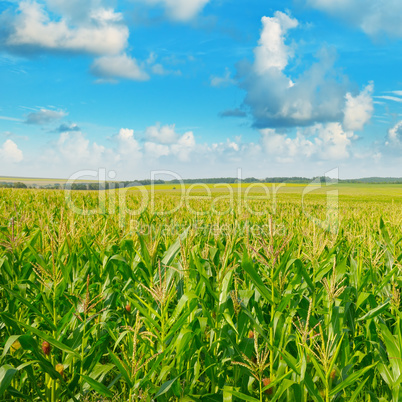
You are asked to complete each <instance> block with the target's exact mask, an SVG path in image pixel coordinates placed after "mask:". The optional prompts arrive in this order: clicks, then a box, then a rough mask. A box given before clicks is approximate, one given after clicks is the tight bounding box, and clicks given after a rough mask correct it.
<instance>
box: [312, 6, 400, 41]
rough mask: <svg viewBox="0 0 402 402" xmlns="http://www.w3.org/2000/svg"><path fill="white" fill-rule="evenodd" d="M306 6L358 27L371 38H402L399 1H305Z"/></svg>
mask: <svg viewBox="0 0 402 402" xmlns="http://www.w3.org/2000/svg"><path fill="white" fill-rule="evenodd" d="M307 4H308V5H309V6H311V7H312V8H315V9H317V10H321V11H323V12H326V13H328V14H330V15H332V16H335V17H338V18H341V19H342V20H344V21H346V22H348V23H350V24H352V25H354V26H356V27H359V28H360V29H361V30H362V31H363V32H365V33H366V34H368V35H370V36H372V37H375V36H377V35H379V34H386V35H388V36H390V37H396V38H401V37H402V25H401V23H400V16H401V14H402V2H401V1H399V0H382V1H381V2H378V1H375V0H370V1H367V0H307Z"/></svg>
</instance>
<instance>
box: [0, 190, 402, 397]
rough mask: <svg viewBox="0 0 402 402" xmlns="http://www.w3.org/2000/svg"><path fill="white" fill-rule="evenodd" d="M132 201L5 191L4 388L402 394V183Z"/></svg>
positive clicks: (70, 393)
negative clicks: (248, 196)
mask: <svg viewBox="0 0 402 402" xmlns="http://www.w3.org/2000/svg"><path fill="white" fill-rule="evenodd" d="M391 189H392V191H391ZM386 194H389V195H386ZM122 199H123V196H122V195H119V194H118V193H111V194H109V195H108V196H106V197H105V198H102V200H101V204H102V205H103V206H102V208H101V209H100V210H99V211H98V212H99V213H94V214H85V213H84V214H77V211H78V209H79V210H81V212H85V211H88V210H91V209H94V208H95V207H96V206H97V204H98V201H99V199H98V193H97V192H77V193H75V194H73V196H72V199H71V200H70V204H68V203H66V199H65V194H64V192H63V191H50V190H49V191H46V190H16V189H4V190H1V189H0V217H1V220H0V356H1V357H0V400H1V401H9V400H21V401H22V400H28V401H40V400H41V401H51V402H55V401H152V400H157V401H183V402H184V401H198V400H202V401H224V402H229V401H295V402H297V401H300V402H302V401H303V402H304V401H325V402H328V401H345V402H352V401H383V402H389V401H394V402H397V401H400V400H402V326H401V311H400V307H401V300H400V289H401V285H402V275H401V268H402V266H401V260H402V243H401V239H402V231H401V224H402V188H400V187H398V186H390V187H388V188H387V187H386V186H385V187H376V186H374V185H373V186H372V187H367V188H363V187H361V188H355V189H353V188H352V187H351V186H349V187H345V189H343V190H342V189H341V193H340V199H339V210H338V212H336V210H334V209H332V210H331V211H330V212H331V213H333V214H335V215H334V217H335V218H336V219H337V217H338V218H339V222H337V221H336V220H335V221H333V222H332V223H331V225H329V226H328V227H325V228H324V229H329V230H324V229H323V225H320V224H318V219H321V221H324V220H325V218H326V216H327V213H328V205H327V197H326V196H325V194H317V195H314V193H312V194H309V196H308V197H307V198H306V200H305V203H304V205H303V206H302V204H301V195H300V191H299V190H297V191H296V190H295V191H294V192H292V191H283V192H278V198H277V200H276V202H273V199H270V200H264V199H261V198H257V197H256V198H255V199H252V200H247V204H246V203H245V200H244V199H241V198H240V197H236V198H235V199H233V200H230V199H228V198H227V197H225V195H224V194H220V193H219V192H215V193H213V194H212V196H211V198H208V197H204V198H191V199H189V200H187V201H186V202H185V203H184V204H182V205H181V206H180V203H179V201H180V195H179V194H175V193H174V192H173V191H171V192H169V193H163V192H162V191H160V192H158V193H157V194H156V196H155V199H153V200H152V202H150V203H149V204H148V205H146V206H145V207H144V206H143V205H142V204H141V199H140V195H139V194H138V192H132V193H128V194H125V196H124V204H123V202H121V200H122ZM119 200H120V201H119ZM72 203H73V204H74V205H75V210H74V209H72ZM125 206H127V208H130V211H131V212H129V211H127V210H126V209H125ZM141 206H142V207H143V208H142V207H141ZM140 207H141V208H140ZM136 209H137V212H138V213H135V212H133V211H134V210H136ZM163 211H165V212H166V213H162V212H163ZM167 211H171V212H170V213H168V212H167ZM336 213H338V214H339V216H338V215H336Z"/></svg>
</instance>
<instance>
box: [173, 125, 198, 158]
mask: <svg viewBox="0 0 402 402" xmlns="http://www.w3.org/2000/svg"><path fill="white" fill-rule="evenodd" d="M195 145H196V144H195V138H194V134H193V132H192V131H189V132H187V133H185V134H183V135H182V136H181V137H180V138H179V140H178V141H177V143H176V144H173V145H172V146H171V151H172V153H173V154H174V155H176V156H177V157H178V158H179V160H180V161H182V162H186V161H189V160H190V154H191V152H192V151H194V149H195Z"/></svg>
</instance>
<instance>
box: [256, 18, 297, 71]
mask: <svg viewBox="0 0 402 402" xmlns="http://www.w3.org/2000/svg"><path fill="white" fill-rule="evenodd" d="M261 21H262V25H263V29H262V32H261V36H260V40H259V42H258V44H259V46H258V47H256V48H255V49H254V55H255V63H254V68H255V70H256V72H257V74H264V73H265V72H266V71H267V70H269V69H271V68H276V69H278V70H280V71H282V70H283V69H284V68H285V67H286V66H287V64H288V59H289V58H290V57H291V56H292V53H293V52H292V49H291V48H289V47H288V46H287V45H285V35H286V33H287V31H288V30H289V29H292V28H296V27H297V25H298V21H297V20H296V19H293V18H290V17H289V16H288V15H287V14H284V13H282V12H280V11H277V12H276V13H275V15H274V17H263V18H262V20H261Z"/></svg>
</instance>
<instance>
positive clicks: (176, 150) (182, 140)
mask: <svg viewBox="0 0 402 402" xmlns="http://www.w3.org/2000/svg"><path fill="white" fill-rule="evenodd" d="M145 137H146V139H147V142H146V143H145V145H144V150H145V152H147V153H149V154H150V155H151V156H153V157H160V156H167V155H173V156H175V157H177V158H178V159H179V161H182V162H185V161H188V160H189V157H190V154H191V152H192V151H194V150H195V149H196V142H195V138H194V134H193V132H192V131H188V132H186V133H184V134H183V135H179V134H178V133H177V132H176V126H175V125H174V124H171V125H164V126H161V125H160V123H157V124H156V125H155V126H150V127H148V128H147V129H146V130H145Z"/></svg>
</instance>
